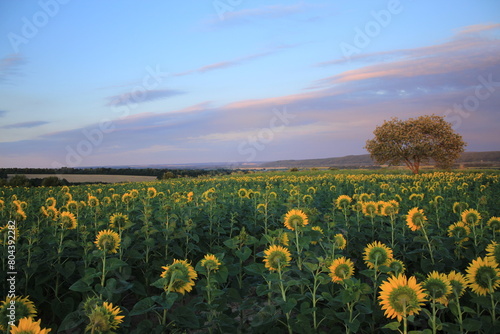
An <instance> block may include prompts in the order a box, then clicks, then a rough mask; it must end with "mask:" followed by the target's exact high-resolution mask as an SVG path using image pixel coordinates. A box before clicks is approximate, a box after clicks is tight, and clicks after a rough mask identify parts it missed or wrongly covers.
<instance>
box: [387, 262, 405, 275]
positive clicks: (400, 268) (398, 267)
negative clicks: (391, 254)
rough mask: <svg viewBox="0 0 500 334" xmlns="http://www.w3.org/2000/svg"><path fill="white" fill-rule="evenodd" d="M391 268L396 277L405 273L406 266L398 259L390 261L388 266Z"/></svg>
mask: <svg viewBox="0 0 500 334" xmlns="http://www.w3.org/2000/svg"><path fill="white" fill-rule="evenodd" d="M387 266H388V267H389V268H391V271H390V272H391V273H393V274H394V276H398V275H401V274H403V273H404V272H405V270H406V268H405V264H404V263H403V261H401V260H397V259H390V260H389V263H388V264H387Z"/></svg>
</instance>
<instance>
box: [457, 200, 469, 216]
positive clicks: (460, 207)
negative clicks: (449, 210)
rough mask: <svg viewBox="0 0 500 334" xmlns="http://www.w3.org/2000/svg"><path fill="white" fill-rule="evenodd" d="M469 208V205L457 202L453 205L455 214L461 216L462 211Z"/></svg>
mask: <svg viewBox="0 0 500 334" xmlns="http://www.w3.org/2000/svg"><path fill="white" fill-rule="evenodd" d="M468 207H469V204H467V203H465V202H455V203H453V213H458V214H461V213H462V211H464V210H465V209H467V208H468Z"/></svg>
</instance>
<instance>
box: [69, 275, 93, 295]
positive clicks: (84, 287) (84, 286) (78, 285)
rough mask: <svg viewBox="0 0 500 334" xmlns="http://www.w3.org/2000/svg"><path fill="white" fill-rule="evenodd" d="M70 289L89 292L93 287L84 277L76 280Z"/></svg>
mask: <svg viewBox="0 0 500 334" xmlns="http://www.w3.org/2000/svg"><path fill="white" fill-rule="evenodd" d="M69 289H70V290H71V291H77V292H88V291H91V290H92V288H91V287H90V285H89V284H88V283H87V282H85V280H84V279H83V278H82V279H79V280H78V281H76V282H75V283H73V284H72V285H71V286H70V287H69Z"/></svg>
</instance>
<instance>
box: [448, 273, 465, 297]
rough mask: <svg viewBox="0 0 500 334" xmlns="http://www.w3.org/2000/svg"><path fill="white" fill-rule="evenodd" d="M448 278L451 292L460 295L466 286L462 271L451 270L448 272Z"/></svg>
mask: <svg viewBox="0 0 500 334" xmlns="http://www.w3.org/2000/svg"><path fill="white" fill-rule="evenodd" d="M448 280H449V281H450V284H451V292H452V294H454V295H456V296H457V297H461V296H462V295H463V294H464V292H465V288H466V287H467V281H466V279H465V276H464V275H462V273H460V272H457V271H454V270H453V271H451V272H450V273H449V274H448Z"/></svg>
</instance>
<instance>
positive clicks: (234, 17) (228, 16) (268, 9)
mask: <svg viewBox="0 0 500 334" xmlns="http://www.w3.org/2000/svg"><path fill="white" fill-rule="evenodd" d="M310 7H311V5H307V4H304V3H296V4H291V5H269V6H263V7H258V8H249V9H241V10H233V11H228V12H226V13H224V19H223V20H221V19H220V17H218V16H217V17H215V16H214V17H212V18H210V19H209V20H207V21H206V22H205V23H206V24H207V25H209V26H222V25H228V24H241V23H248V22H251V21H255V20H259V19H276V18H280V17H285V16H289V15H292V14H296V13H300V12H303V11H305V10H306V9H308V8H310Z"/></svg>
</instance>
